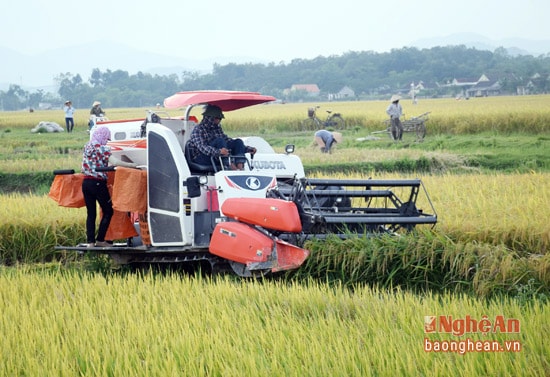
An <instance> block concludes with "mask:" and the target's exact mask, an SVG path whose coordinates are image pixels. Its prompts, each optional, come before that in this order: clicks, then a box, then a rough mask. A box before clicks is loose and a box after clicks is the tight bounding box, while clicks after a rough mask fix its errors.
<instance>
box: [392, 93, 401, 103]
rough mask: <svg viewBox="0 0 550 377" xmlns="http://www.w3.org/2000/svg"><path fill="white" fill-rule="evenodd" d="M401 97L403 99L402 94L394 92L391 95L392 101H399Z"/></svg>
mask: <svg viewBox="0 0 550 377" xmlns="http://www.w3.org/2000/svg"><path fill="white" fill-rule="evenodd" d="M400 99H401V96H400V95H397V94H394V95H393V96H391V99H390V102H395V101H399V100H400Z"/></svg>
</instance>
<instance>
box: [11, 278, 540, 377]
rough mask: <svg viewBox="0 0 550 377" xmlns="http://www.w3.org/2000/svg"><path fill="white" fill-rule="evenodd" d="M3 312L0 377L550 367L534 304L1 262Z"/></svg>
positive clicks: (528, 372)
mask: <svg viewBox="0 0 550 377" xmlns="http://www.w3.org/2000/svg"><path fill="white" fill-rule="evenodd" d="M0 311H1V312H2V317H1V319H0V331H1V332H2V334H3V336H2V338H1V339H0V358H1V359H2V363H1V364H0V375H4V376H13V375H25V376H75V375H79V376H94V377H95V376H260V375H269V376H396V375H400V376H411V375H421V376H427V375H430V376H481V375H483V376H518V375H522V376H543V375H545V374H546V372H547V371H548V369H549V368H550V364H549V358H548V355H549V354H550V345H549V344H548V342H545V341H544V340H543V339H544V337H543V336H541V335H543V334H545V333H546V334H547V333H548V331H549V330H550V328H549V324H548V317H549V315H550V308H549V306H548V305H542V304H540V303H536V302H535V303H533V304H532V305H528V306H522V305H519V304H518V303H517V302H515V301H511V300H507V299H504V300H501V301H492V302H490V303H487V302H485V301H483V300H479V299H476V298H472V297H469V296H463V295H453V294H447V295H443V296H440V295H432V294H428V295H425V296H418V295H415V294H412V293H407V292H402V291H399V290H395V291H387V290H378V289H376V288H368V287H357V288H356V289H355V290H353V291H350V290H349V289H344V288H342V287H339V286H332V287H330V286H327V285H325V284H323V283H318V282H314V281H310V282H309V283H307V282H304V283H299V284H292V283H291V284H288V283H281V282H269V281H233V280H231V279H228V278H222V279H210V278H198V277H196V276H180V275H177V274H167V275H154V274H147V273H146V274H144V275H137V274H127V275H122V276H114V277H112V276H111V277H105V276H102V275H99V274H89V273H79V272H66V271H65V272H63V271H59V270H57V269H56V268H55V267H52V268H50V269H46V270H43V271H41V270H36V269H34V270H33V269H29V268H22V269H18V270H11V269H10V270H5V269H2V270H1V271H0ZM425 316H445V317H446V318H448V316H451V318H454V319H457V320H459V321H460V319H462V321H464V320H465V319H467V318H471V319H470V320H469V321H470V322H471V321H472V319H475V320H476V321H478V320H479V321H481V320H482V319H484V318H485V319H489V320H490V321H491V322H492V323H493V324H495V320H496V319H498V318H501V317H504V318H506V319H513V320H514V322H515V323H518V324H519V327H518V328H517V329H515V328H509V327H503V326H496V327H494V326H493V327H491V328H490V330H489V331H488V332H487V333H482V332H481V331H479V330H476V331H472V329H469V331H466V333H465V334H464V335H461V336H459V335H454V334H452V333H449V332H445V331H443V330H444V329H440V331H438V332H434V333H426V332H425V331H426V330H425V327H424V326H425ZM467 316H468V317H467ZM484 316H486V317H484ZM456 323H457V324H458V323H460V322H456ZM480 323H481V322H480ZM455 329H459V327H455ZM515 330H518V331H515ZM451 347H453V348H452V349H453V351H451ZM475 347H481V351H480V350H479V348H475ZM486 347H493V348H486ZM495 347H498V348H495ZM443 349H445V351H443Z"/></svg>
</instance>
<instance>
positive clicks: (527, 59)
mask: <svg viewBox="0 0 550 377" xmlns="http://www.w3.org/2000/svg"><path fill="white" fill-rule="evenodd" d="M483 74H484V75H486V76H487V77H489V78H490V79H491V80H498V81H499V82H500V84H501V88H502V90H503V93H505V94H514V93H515V92H516V88H517V87H520V86H525V85H527V84H529V85H531V93H547V92H548V91H550V79H549V78H550V53H548V54H545V55H540V56H532V55H519V56H511V55H510V54H508V52H507V50H506V49H504V48H502V47H499V48H497V49H496V50H495V51H492V52H491V51H487V50H477V49H475V48H467V47H465V46H463V45H460V46H446V47H432V48H429V49H418V48H415V47H404V48H401V49H393V50H391V51H390V52H384V53H377V52H373V51H361V52H355V51H350V52H347V53H344V54H342V55H332V56H326V57H325V56H319V57H316V58H314V59H294V60H292V61H291V62H290V63H285V62H280V63H275V62H271V63H268V64H263V63H244V64H237V63H229V64H224V65H221V64H214V65H213V69H212V71H211V72H210V73H207V74H199V73H198V72H195V71H184V72H181V74H180V75H178V74H170V75H152V74H149V73H143V72H138V73H136V74H133V75H130V74H129V73H128V72H126V71H123V70H114V71H111V70H106V71H103V72H102V71H101V70H99V69H97V68H96V69H93V70H92V73H91V75H90V77H89V78H88V79H87V80H84V79H83V78H82V77H81V76H80V74H71V73H64V74H59V75H58V76H56V77H55V82H56V84H57V86H58V91H57V93H45V92H44V91H43V90H37V91H35V92H32V93H31V92H27V91H25V90H23V89H22V88H21V87H20V86H18V85H10V87H9V89H8V90H7V91H5V92H4V91H0V105H1V109H2V110H18V109H24V108H33V107H34V108H36V107H38V105H39V103H41V102H49V103H54V104H56V106H57V105H58V106H61V104H62V103H63V101H64V100H65V99H71V100H72V102H73V104H74V105H75V106H76V107H77V108H85V107H88V106H90V105H91V103H92V102H93V101H94V100H99V101H101V102H102V103H105V104H108V106H109V107H144V106H154V105H156V104H157V103H162V101H163V99H164V98H166V97H167V96H170V95H172V94H173V93H175V92H178V91H186V90H215V89H223V90H245V91H258V92H261V93H262V94H268V95H272V96H275V97H277V98H280V99H282V100H285V101H299V100H304V99H307V98H308V94H307V93H305V92H303V91H289V90H288V89H289V88H290V87H291V86H292V85H294V84H317V86H318V87H319V88H320V90H321V93H320V96H319V97H318V100H323V99H327V98H328V96H329V94H333V93H337V92H338V91H340V90H341V89H342V88H343V87H345V86H347V87H349V88H351V89H352V90H353V91H354V93H355V98H356V99H370V98H376V97H377V96H381V95H386V94H387V93H391V92H394V91H397V90H401V89H403V88H408V87H409V85H410V84H411V82H415V83H418V82H423V83H424V87H425V92H424V93H420V95H424V96H440V95H453V94H455V93H453V92H452V91H453V89H452V88H449V87H447V86H444V84H446V83H449V82H451V81H452V80H453V79H457V78H474V79H477V78H479V77H480V76H481V75H483ZM454 90H456V89H454ZM348 100H349V98H348Z"/></svg>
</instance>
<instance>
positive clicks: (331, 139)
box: [313, 130, 342, 153]
mask: <svg viewBox="0 0 550 377" xmlns="http://www.w3.org/2000/svg"><path fill="white" fill-rule="evenodd" d="M341 142H342V134H341V133H340V132H330V131H328V130H319V131H317V132H315V135H314V137H313V144H315V145H318V146H319V148H321V152H322V153H331V150H332V146H333V145H334V143H341Z"/></svg>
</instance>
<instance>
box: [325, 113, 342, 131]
mask: <svg viewBox="0 0 550 377" xmlns="http://www.w3.org/2000/svg"><path fill="white" fill-rule="evenodd" d="M327 123H328V126H330V127H332V128H334V129H335V130H343V129H345V128H346V121H345V120H344V118H342V116H341V115H340V114H334V115H333V116H331V117H330V119H329V120H328V122H327Z"/></svg>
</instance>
